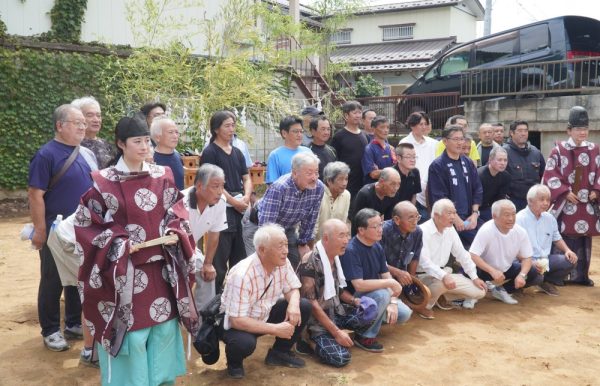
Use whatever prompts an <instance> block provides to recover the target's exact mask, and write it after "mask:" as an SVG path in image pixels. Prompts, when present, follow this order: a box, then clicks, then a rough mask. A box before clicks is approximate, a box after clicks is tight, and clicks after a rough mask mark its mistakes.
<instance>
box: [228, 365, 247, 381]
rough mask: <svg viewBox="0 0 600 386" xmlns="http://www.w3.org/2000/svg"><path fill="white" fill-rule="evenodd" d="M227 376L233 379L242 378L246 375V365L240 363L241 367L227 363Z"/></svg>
mask: <svg viewBox="0 0 600 386" xmlns="http://www.w3.org/2000/svg"><path fill="white" fill-rule="evenodd" d="M227 376H228V377H229V378H232V379H242V378H244V377H245V376H246V372H245V371H244V365H240V366H239V367H236V366H233V365H230V364H229V363H228V364H227Z"/></svg>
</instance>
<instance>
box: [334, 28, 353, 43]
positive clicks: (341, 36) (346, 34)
mask: <svg viewBox="0 0 600 386" xmlns="http://www.w3.org/2000/svg"><path fill="white" fill-rule="evenodd" d="M351 35H352V30H351V29H344V30H341V31H335V32H334V33H333V34H332V35H331V37H330V38H329V41H330V42H332V43H336V44H350V41H351Z"/></svg>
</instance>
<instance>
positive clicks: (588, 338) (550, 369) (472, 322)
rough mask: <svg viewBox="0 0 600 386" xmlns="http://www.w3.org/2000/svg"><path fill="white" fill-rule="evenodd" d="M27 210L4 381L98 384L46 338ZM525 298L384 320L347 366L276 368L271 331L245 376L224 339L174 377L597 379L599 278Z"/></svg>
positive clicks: (2, 245) (1, 244) (3, 258)
mask: <svg viewBox="0 0 600 386" xmlns="http://www.w3.org/2000/svg"><path fill="white" fill-rule="evenodd" d="M27 220H28V219H27V218H26V217H16V218H9V219H0V293H1V294H2V295H3V296H2V313H1V314H0V342H1V344H0V385H96V384H98V383H99V379H100V378H99V373H98V370H94V369H89V368H83V367H78V355H79V350H80V349H81V346H82V344H81V342H80V341H77V342H73V345H72V348H71V350H69V351H65V352H61V353H54V352H50V351H48V350H46V349H45V348H44V346H43V344H42V339H41V337H40V332H39V326H38V320H37V311H36V296H37V285H38V278H39V263H38V261H39V260H38V255H37V252H35V251H32V250H31V249H29V245H28V244H29V243H26V242H21V241H20V240H18V232H19V231H20V229H21V227H22V224H23V223H25V222H26V221H27ZM594 242H595V247H596V248H595V250H594V258H593V259H592V277H593V279H595V280H596V283H598V284H600V275H599V274H598V268H597V267H598V266H599V265H598V259H599V258H600V256H599V253H598V245H599V244H598V243H599V242H600V239H596V240H595V241H594ZM518 300H519V304H518V305H516V306H510V305H505V304H502V303H500V302H498V301H496V300H493V299H489V298H487V299H484V300H482V301H480V302H479V303H478V304H477V306H476V308H475V310H473V311H469V310H454V311H447V312H445V311H437V312H436V319H435V320H431V321H429V320H423V319H421V318H419V317H418V316H413V318H412V319H411V320H410V321H409V322H408V324H407V325H404V326H395V327H394V326H385V327H384V328H383V330H382V333H381V341H382V343H383V344H384V345H385V352H384V353H382V354H371V353H367V352H365V351H362V350H360V349H357V348H354V349H353V350H352V354H353V358H352V363H351V364H350V365H349V366H347V367H346V368H344V369H340V370H338V369H334V368H331V367H326V366H324V365H321V364H320V363H318V361H316V360H314V359H312V358H311V359H308V360H307V367H306V368H305V369H300V370H297V369H284V368H279V367H277V368H269V367H267V366H266V365H264V363H263V359H264V356H265V354H266V351H267V348H268V347H269V345H270V344H271V342H272V338H269V337H263V338H261V339H259V345H258V348H257V350H256V352H255V354H254V355H253V356H251V357H250V358H249V359H248V360H247V361H246V363H245V367H246V374H247V376H246V378H245V380H244V381H242V382H235V381H230V380H229V379H227V377H226V375H225V358H224V354H223V348H222V349H221V353H222V355H221V359H220V360H219V362H218V363H217V364H215V365H214V366H205V365H204V364H203V363H202V361H201V360H200V359H199V357H198V354H196V353H195V352H193V353H192V358H191V360H190V361H189V363H188V374H187V375H186V376H185V377H181V378H179V379H178V381H177V384H178V385H202V384H238V385H241V384H253V385H254V384H257V385H258V384H271V385H279V384H286V385H344V384H378V385H388V384H395V385H455V384H457V385H473V384H483V385H557V384H561V385H600V317H599V316H600V288H598V287H595V288H582V287H563V288H561V294H560V297H558V298H552V297H549V296H547V295H544V294H540V293H536V292H535V291H534V290H533V289H528V290H526V291H525V293H524V295H523V296H522V297H519V298H518Z"/></svg>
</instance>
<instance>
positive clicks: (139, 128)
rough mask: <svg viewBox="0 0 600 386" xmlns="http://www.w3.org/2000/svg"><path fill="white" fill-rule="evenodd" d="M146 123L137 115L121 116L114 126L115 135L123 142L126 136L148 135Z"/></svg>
mask: <svg viewBox="0 0 600 386" xmlns="http://www.w3.org/2000/svg"><path fill="white" fill-rule="evenodd" d="M149 135H150V131H149V130H148V124H147V123H146V121H144V120H142V119H140V118H137V117H133V118H130V117H123V118H121V119H120V120H119V122H118V123H117V127H116V128H115V137H117V139H119V140H121V141H123V142H125V141H126V140H127V138H131V137H143V136H149Z"/></svg>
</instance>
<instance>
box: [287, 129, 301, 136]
mask: <svg viewBox="0 0 600 386" xmlns="http://www.w3.org/2000/svg"><path fill="white" fill-rule="evenodd" d="M302 133H303V131H302V130H290V134H295V135H298V134H302Z"/></svg>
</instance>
